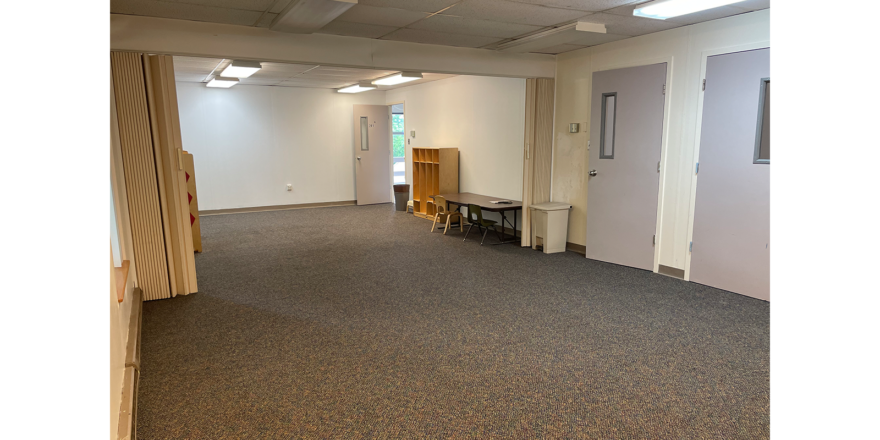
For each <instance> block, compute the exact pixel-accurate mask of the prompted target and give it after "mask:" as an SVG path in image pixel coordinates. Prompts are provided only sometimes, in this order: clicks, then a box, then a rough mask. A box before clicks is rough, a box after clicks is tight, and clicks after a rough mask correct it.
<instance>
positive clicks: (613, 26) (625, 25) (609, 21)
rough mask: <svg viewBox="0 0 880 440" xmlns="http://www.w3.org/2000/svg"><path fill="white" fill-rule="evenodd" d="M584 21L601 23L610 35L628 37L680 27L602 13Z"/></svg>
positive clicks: (668, 22)
mask: <svg viewBox="0 0 880 440" xmlns="http://www.w3.org/2000/svg"><path fill="white" fill-rule="evenodd" d="M584 21H589V22H590V23H602V24H604V25H605V28H606V29H607V30H608V33H610V34H617V35H629V36H636V35H644V34H651V33H654V32H660V31H665V30H667V29H672V28H677V27H680V26H682V24H681V23H674V22H671V21H669V20H654V19H652V18H644V17H632V16H629V17H627V16H622V15H614V14H607V13H604V12H600V13H598V14H594V15H591V16H589V17H588V18H587V19H585V20H584Z"/></svg>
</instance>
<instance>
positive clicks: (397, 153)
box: [392, 134, 406, 157]
mask: <svg viewBox="0 0 880 440" xmlns="http://www.w3.org/2000/svg"><path fill="white" fill-rule="evenodd" d="M393 138H394V139H393V140H394V142H393V143H392V145H393V147H394V157H405V155H406V147H405V146H404V145H403V135H402V134H395V135H394V136H393Z"/></svg>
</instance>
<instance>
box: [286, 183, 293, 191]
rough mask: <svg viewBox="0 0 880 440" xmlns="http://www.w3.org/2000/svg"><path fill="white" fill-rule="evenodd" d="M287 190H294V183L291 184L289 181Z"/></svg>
mask: <svg viewBox="0 0 880 440" xmlns="http://www.w3.org/2000/svg"><path fill="white" fill-rule="evenodd" d="M287 190H288V191H293V185H291V184H289V183H288V184H287Z"/></svg>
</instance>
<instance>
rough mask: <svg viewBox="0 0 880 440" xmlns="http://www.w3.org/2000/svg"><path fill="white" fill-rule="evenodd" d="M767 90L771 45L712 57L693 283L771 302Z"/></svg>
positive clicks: (708, 71) (705, 98)
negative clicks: (767, 47) (769, 47)
mask: <svg viewBox="0 0 880 440" xmlns="http://www.w3.org/2000/svg"><path fill="white" fill-rule="evenodd" d="M769 90H770V49H761V50H752V51H748V52H737V53H731V54H724V55H716V56H713V57H709V59H708V61H707V64H706V90H705V92H704V93H705V95H704V96H703V124H702V130H701V135H700V153H699V154H700V157H699V171H698V172H697V198H696V201H695V212H694V238H693V250H692V251H691V268H690V280H691V281H693V282H696V283H700V284H706V285H709V286H712V287H717V288H719V289H724V290H729V291H731V292H736V293H739V294H743V295H748V296H752V297H755V298H760V299H763V300H769V299H770V163H769V153H770V139H769V130H770V119H769V106H770V96H769V95H770V92H769ZM762 96H763V97H765V100H764V101H762ZM759 109H761V111H759ZM764 109H766V110H767V112H766V114H765V112H764V111H763V110H764ZM764 116H766V117H764ZM759 127H763V128H759ZM759 130H760V131H759Z"/></svg>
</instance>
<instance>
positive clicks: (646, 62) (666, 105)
mask: <svg viewBox="0 0 880 440" xmlns="http://www.w3.org/2000/svg"><path fill="white" fill-rule="evenodd" d="M674 62H675V56H674V55H668V56H663V57H655V58H645V59H641V60H638V61H632V62H627V63H619V64H609V65H607V66H602V67H601V68H593V66H592V65H591V71H590V90H589V93H588V96H587V102H592V99H593V85H592V82H593V73H595V72H602V71H605V70H615V69H624V68H627V67H639V66H650V65H652V64H660V63H666V95H664V97H663V134H662V137H661V138H660V164H661V166H660V173H659V175H658V176H657V178H658V179H659V180H660V182H659V183H660V184H659V185H658V188H659V190H658V191H657V222H656V226H654V235H655V237H657V241H656V243H655V244H654V273H658V271H659V270H660V246H662V243H663V241H662V240H661V239H660V231H662V230H663V229H662V227H663V203H662V201H663V196H664V194H665V193H666V169H667V168H668V167H667V166H666V161H667V156H668V148H667V145H668V144H669V114H670V112H671V103H672V101H671V100H670V99H669V97H670V96H672V84H673V83H674V82H673V80H672V71H673V69H672V67H673V63H674ZM592 129H593V127H590V130H592ZM589 135H590V133H587V141H588V142H589ZM588 145H589V144H588ZM590 148H591V147H587V158H588V161H589V157H590V152H589V149H590ZM587 168H589V167H587ZM584 171H586V170H584ZM588 185H589V183H588ZM584 196H585V197H588V196H589V191H586V192H585V194H584ZM588 203H589V200H587V202H586V203H584V206H587V209H590V207H589V206H588ZM586 229H587V225H586V223H584V236H585V237H586Z"/></svg>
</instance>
